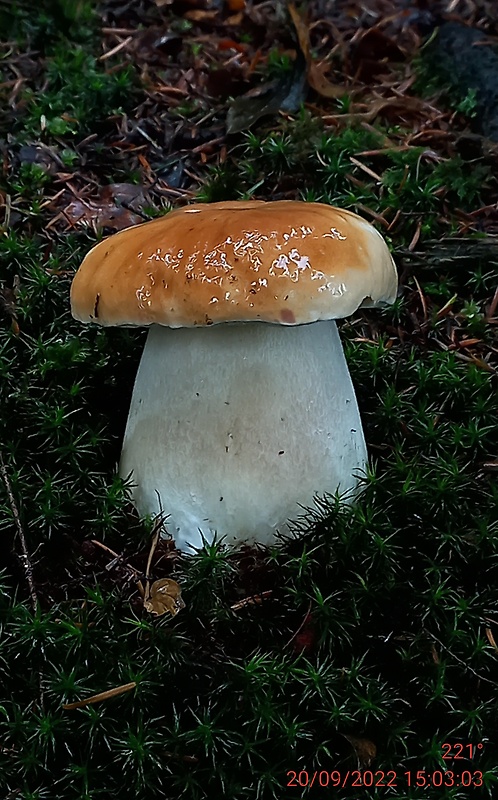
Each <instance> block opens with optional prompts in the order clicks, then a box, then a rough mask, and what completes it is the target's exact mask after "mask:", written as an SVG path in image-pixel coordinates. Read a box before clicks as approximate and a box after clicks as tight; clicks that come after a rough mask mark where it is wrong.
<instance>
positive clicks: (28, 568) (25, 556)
mask: <svg viewBox="0 0 498 800" xmlns="http://www.w3.org/2000/svg"><path fill="white" fill-rule="evenodd" d="M0 472H1V473H2V478H3V482H4V483H5V488H6V489H7V496H8V498H9V504H10V508H11V511H12V515H13V517H14V522H15V525H16V528H17V533H18V536H19V539H20V542H21V548H22V555H20V556H18V558H19V560H20V561H21V563H22V565H23V567H24V573H25V575H26V580H27V582H28V586H29V594H30V597H31V605H32V606H33V611H34V612H35V613H36V611H37V610H38V597H37V594H36V589H35V584H34V581H33V567H32V565H31V561H30V558H29V551H28V546H27V544H26V537H25V535H24V531H23V528H22V525H21V518H20V516H19V511H18V509H17V505H16V501H15V500H14V495H13V492H12V487H11V485H10V481H9V476H8V475H7V469H6V467H5V463H4V460H3V454H2V453H1V452H0Z"/></svg>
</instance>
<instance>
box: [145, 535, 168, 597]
mask: <svg viewBox="0 0 498 800" xmlns="http://www.w3.org/2000/svg"><path fill="white" fill-rule="evenodd" d="M162 524H163V520H162V519H159V520H157V521H156V523H155V524H154V527H155V529H156V530H155V533H154V536H153V537H152V542H151V545H150V552H149V558H148V559H147V566H146V568H145V592H144V608H145V604H146V602H147V600H150V565H151V564H152V557H153V555H154V553H155V551H156V547H157V543H158V541H159V534H160V532H161V525H162Z"/></svg>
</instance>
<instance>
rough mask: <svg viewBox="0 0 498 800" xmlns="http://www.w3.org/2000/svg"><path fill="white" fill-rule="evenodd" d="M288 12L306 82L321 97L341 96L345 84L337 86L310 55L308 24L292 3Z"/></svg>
mask: <svg viewBox="0 0 498 800" xmlns="http://www.w3.org/2000/svg"><path fill="white" fill-rule="evenodd" d="M288 8H289V14H290V15H291V18H292V22H293V23H294V27H295V29H296V33H297V38H298V42H299V46H300V48H301V50H302V52H303V55H304V58H305V59H306V68H307V78H308V83H309V85H310V86H311V88H312V89H314V90H315V92H318V94H320V95H321V96H322V97H331V98H336V97H342V96H343V95H345V94H346V92H347V89H346V87H345V86H337V85H336V84H334V83H331V82H330V81H329V80H327V78H326V77H325V75H323V73H322V72H321V71H320V70H319V68H318V67H317V65H316V64H315V62H314V61H313V58H312V56H311V48H310V36H309V30H308V26H307V25H306V22H305V21H304V19H303V18H302V16H301V14H300V13H299V12H298V10H297V9H296V7H295V5H294V3H289V6H288Z"/></svg>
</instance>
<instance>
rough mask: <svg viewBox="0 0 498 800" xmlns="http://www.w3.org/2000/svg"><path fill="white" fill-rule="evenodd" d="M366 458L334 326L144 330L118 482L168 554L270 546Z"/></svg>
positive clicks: (353, 481) (348, 483) (342, 487)
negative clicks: (155, 525) (169, 545)
mask: <svg viewBox="0 0 498 800" xmlns="http://www.w3.org/2000/svg"><path fill="white" fill-rule="evenodd" d="M366 461H367V453H366V447H365V440H364V437H363V431H362V426H361V421H360V415H359V411H358V405H357V402H356V398H355V394H354V390H353V385H352V383H351V378H350V375H349V371H348V368H347V364H346V360H345V357H344V353H343V349H342V345H341V341H340V338H339V335H338V332H337V327H336V325H335V322H333V321H325V322H314V323H312V324H310V325H298V326H288V327H287V326H280V325H272V324H268V323H259V322H246V323H236V324H223V325H215V326H212V327H208V328H179V329H171V328H166V327H160V326H157V325H153V326H152V327H151V329H150V331H149V335H148V338H147V343H146V346H145V350H144V353H143V356H142V360H141V363H140V367H139V370H138V373H137V378H136V382H135V388H134V391H133V397H132V401H131V407H130V414H129V417H128V424H127V428H126V433H125V438H124V444H123V452H122V458H121V464H120V474H121V475H122V476H123V477H126V476H128V475H129V474H130V473H133V474H132V479H133V483H134V484H136V487H135V488H134V490H133V499H134V502H135V504H136V507H137V509H138V511H139V513H140V514H142V515H145V514H152V515H155V514H158V513H159V512H160V511H161V510H162V511H163V512H164V514H166V515H169V516H168V519H167V521H166V527H167V529H168V531H169V532H170V533H171V534H172V535H173V536H174V538H175V541H176V543H177V546H178V547H179V548H182V549H185V548H187V547H188V545H194V546H195V547H199V546H201V544H202V539H201V533H202V535H203V536H204V537H205V539H207V540H208V541H211V540H212V539H213V536H214V534H215V532H217V533H218V534H219V535H220V536H221V535H225V536H226V537H227V541H228V542H239V543H240V542H243V541H248V542H263V543H270V542H271V541H272V540H273V538H274V534H275V533H276V531H277V530H278V531H280V532H283V533H285V531H286V530H288V524H287V523H288V521H289V520H292V519H296V518H297V517H298V516H300V515H302V514H303V513H304V512H303V508H302V507H300V506H304V507H308V508H309V507H312V506H313V505H314V497H315V496H316V495H318V496H323V495H324V494H326V493H334V492H335V491H336V490H339V491H340V492H341V493H342V492H346V491H350V490H352V489H354V488H355V487H356V486H357V484H358V474H359V472H360V471H362V470H364V469H365V465H366Z"/></svg>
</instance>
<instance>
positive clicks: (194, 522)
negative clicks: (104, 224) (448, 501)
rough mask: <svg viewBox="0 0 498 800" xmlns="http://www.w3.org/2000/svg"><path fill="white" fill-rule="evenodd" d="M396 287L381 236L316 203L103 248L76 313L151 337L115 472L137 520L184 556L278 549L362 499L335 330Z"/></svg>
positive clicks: (132, 236)
mask: <svg viewBox="0 0 498 800" xmlns="http://www.w3.org/2000/svg"><path fill="white" fill-rule="evenodd" d="M396 290H397V277H396V269H395V266H394V262H393V259H392V257H391V255H390V253H389V250H388V247H387V245H386V243H385V242H384V240H383V238H382V237H381V235H380V234H379V233H378V232H377V231H376V229H375V228H374V227H373V226H372V225H370V224H369V223H367V222H365V220H363V219H362V218H361V217H359V216H357V215H356V214H352V213H351V212H349V211H344V210H341V209H339V208H334V207H331V206H327V205H324V204H321V203H303V202H297V201H275V202H268V203H267V202H262V201H234V202H223V203H212V204H197V205H191V206H187V207H185V208H181V209H177V210H175V211H171V212H170V213H168V214H167V215H166V216H165V217H162V218H160V219H156V220H154V221H152V222H146V223H144V224H143V225H138V226H136V227H132V228H128V229H126V230H124V231H121V232H119V233H117V234H115V235H114V236H112V237H110V238H108V239H105V240H104V241H102V242H101V243H100V244H98V245H96V246H95V247H94V248H93V249H92V250H91V251H90V252H89V253H88V255H87V256H86V258H85V259H84V261H83V263H82V264H81V266H80V268H79V270H78V272H77V274H76V276H75V278H74V280H73V284H72V287H71V304H72V313H73V316H74V317H75V318H76V319H78V320H80V321H81V322H84V323H91V322H94V323H97V324H99V325H105V326H106V325H128V326H129V325H147V326H150V331H149V334H148V338H147V342H146V345H145V349H144V352H143V356H142V360H141V362H140V366H139V369H138V373H137V376H136V381H135V387H134V390H133V397H132V401H131V407H130V412H129V417H128V422H127V426H126V432H125V436H124V443H123V450H122V456H121V463H120V473H121V475H123V476H128V475H129V474H130V473H132V478H133V481H134V484H135V487H134V489H133V500H134V503H135V505H136V507H137V509H138V511H139V513H140V514H142V515H145V514H152V515H155V514H157V513H159V512H160V511H163V513H164V514H166V515H168V520H167V527H168V529H169V530H170V532H171V533H172V534H173V536H174V537H175V540H176V543H177V546H178V547H180V548H186V547H187V546H188V545H194V546H200V544H201V542H202V536H203V537H204V538H205V539H207V540H208V541H210V540H212V538H213V536H214V534H215V532H217V533H218V534H220V535H225V536H226V537H227V539H228V541H231V542H243V541H247V542H255V541H257V542H263V543H268V542H271V541H272V540H273V538H274V536H275V533H276V531H277V530H278V531H280V532H282V533H284V532H285V531H286V530H287V529H288V521H289V520H291V519H295V518H296V517H297V516H298V515H299V514H300V513H302V508H301V507H311V506H313V502H314V498H315V497H316V496H317V495H318V496H320V495H325V494H327V493H335V492H336V491H339V492H340V493H353V494H354V490H355V488H356V487H357V485H358V481H359V474H360V473H361V471H362V470H364V468H365V466H366V463H367V451H366V446H365V440H364V437H363V431H362V425H361V420H360V415H359V411H358V405H357V402H356V398H355V394H354V390H353V385H352V383H351V378H350V375H349V372H348V368H347V364H346V360H345V357H344V353H343V350H342V346H341V342H340V339H339V335H338V332H337V328H336V324H335V322H334V320H335V319H336V318H338V317H346V316H348V315H349V314H352V313H353V312H354V311H356V310H357V308H358V307H360V306H364V307H373V306H380V305H383V304H387V303H391V302H393V301H394V299H395V296H396ZM201 534H202V536H201Z"/></svg>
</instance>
